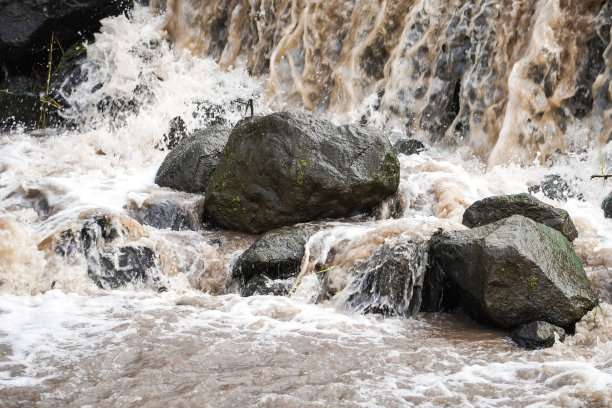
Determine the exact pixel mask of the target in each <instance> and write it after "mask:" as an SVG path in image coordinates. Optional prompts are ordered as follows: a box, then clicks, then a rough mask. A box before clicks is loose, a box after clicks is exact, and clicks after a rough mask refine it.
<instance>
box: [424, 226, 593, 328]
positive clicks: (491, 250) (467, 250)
mask: <svg viewBox="0 0 612 408" xmlns="http://www.w3.org/2000/svg"><path fill="white" fill-rule="evenodd" d="M429 257H430V263H429V267H428V270H427V275H428V276H427V278H426V280H425V285H426V286H428V285H431V284H432V283H433V284H437V285H438V287H437V289H436V290H432V288H430V287H429V288H426V290H425V291H424V295H425V296H430V298H429V299H427V302H425V303H426V304H427V305H428V306H430V308H431V309H433V310H436V306H438V307H440V308H448V307H452V306H454V305H459V306H461V308H462V309H463V310H464V311H465V313H466V314H468V315H469V316H471V317H472V318H473V319H474V320H476V321H478V322H483V323H489V324H494V325H497V326H501V327H504V328H514V327H516V326H518V325H521V324H525V323H529V322H531V321H534V320H544V321H547V322H550V323H552V324H555V325H558V326H561V327H568V326H570V325H572V324H573V323H574V322H576V321H578V320H580V318H581V317H582V316H583V315H584V314H585V313H587V312H588V311H589V310H591V309H592V308H593V307H594V306H595V305H597V303H598V300H597V297H596V295H595V293H594V292H593V289H592V288H591V284H590V282H589V279H588V278H587V276H586V273H585V271H584V269H583V267H582V262H581V261H580V259H579V258H578V256H577V255H576V253H575V252H574V251H573V249H572V247H571V244H570V243H569V242H568V241H567V239H566V238H565V237H564V236H563V235H562V234H561V233H560V232H558V231H556V230H554V229H552V228H549V227H547V226H545V225H542V224H538V223H536V222H535V221H533V220H531V219H529V218H526V217H523V216H520V215H513V216H511V217H509V218H505V219H503V220H501V221H497V222H495V223H492V224H487V225H485V226H482V227H479V228H474V229H471V230H467V231H452V232H446V233H441V234H435V235H434V237H433V238H432V240H431V243H430V253H429ZM436 294H437V295H438V298H431V297H432V295H436Z"/></svg>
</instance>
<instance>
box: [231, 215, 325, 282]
mask: <svg viewBox="0 0 612 408" xmlns="http://www.w3.org/2000/svg"><path fill="white" fill-rule="evenodd" d="M321 228H322V227H321V226H317V225H312V224H303V225H294V226H291V227H283V228H277V229H274V230H271V231H268V232H266V233H265V234H263V235H262V236H261V237H259V238H258V239H257V240H256V241H255V242H254V243H253V245H251V246H250V247H249V249H247V250H246V251H245V252H244V253H243V254H242V255H241V256H240V258H238V260H237V261H236V263H235V265H234V268H233V271H232V275H233V278H234V279H236V280H238V281H239V282H241V284H242V285H244V286H249V285H251V282H250V281H251V280H253V279H258V280H257V281H256V282H257V283H254V285H259V284H260V283H261V282H263V281H262V280H261V279H259V277H261V276H265V277H267V278H268V279H287V278H291V277H295V276H297V275H298V273H299V272H300V263H301V262H302V258H303V257H304V251H305V249H304V246H305V245H306V243H307V242H308V239H309V238H310V237H311V236H312V235H313V234H315V233H316V232H317V231H319V230H320V229H321ZM251 286H252V285H251Z"/></svg>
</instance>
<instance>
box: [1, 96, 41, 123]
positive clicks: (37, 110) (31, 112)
mask: <svg viewBox="0 0 612 408" xmlns="http://www.w3.org/2000/svg"><path fill="white" fill-rule="evenodd" d="M40 115H41V103H40V100H39V98H38V96H36V95H35V94H34V93H32V92H29V91H6V90H2V91H0V131H3V132H6V131H9V130H11V129H15V128H17V127H24V128H26V129H35V128H36V127H37V126H38V124H39V121H40V118H41V116H40Z"/></svg>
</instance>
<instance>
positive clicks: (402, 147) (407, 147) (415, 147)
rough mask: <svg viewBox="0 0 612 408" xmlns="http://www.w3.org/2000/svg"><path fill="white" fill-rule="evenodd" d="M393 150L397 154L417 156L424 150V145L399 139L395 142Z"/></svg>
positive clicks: (414, 140) (411, 140)
mask: <svg viewBox="0 0 612 408" xmlns="http://www.w3.org/2000/svg"><path fill="white" fill-rule="evenodd" d="M393 148H394V149H395V151H396V152H397V153H402V154H405V155H406V156H410V155H412V154H419V153H420V152H422V151H423V150H425V145H424V144H423V143H421V142H420V141H418V140H416V139H399V140H398V141H397V142H395V144H394V145H393Z"/></svg>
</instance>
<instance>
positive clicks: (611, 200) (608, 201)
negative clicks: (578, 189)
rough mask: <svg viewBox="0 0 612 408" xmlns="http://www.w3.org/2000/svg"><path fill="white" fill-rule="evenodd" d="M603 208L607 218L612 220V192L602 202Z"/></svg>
mask: <svg viewBox="0 0 612 408" xmlns="http://www.w3.org/2000/svg"><path fill="white" fill-rule="evenodd" d="M601 208H602V209H603V210H604V216H605V217H606V218H612V192H611V193H610V194H608V196H607V197H606V198H604V200H603V201H602V202H601Z"/></svg>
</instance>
